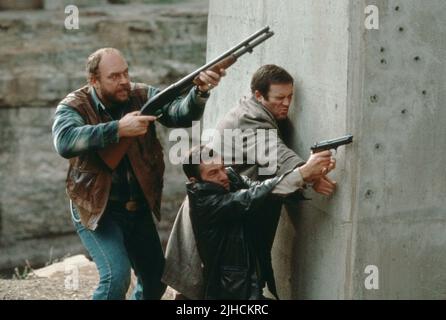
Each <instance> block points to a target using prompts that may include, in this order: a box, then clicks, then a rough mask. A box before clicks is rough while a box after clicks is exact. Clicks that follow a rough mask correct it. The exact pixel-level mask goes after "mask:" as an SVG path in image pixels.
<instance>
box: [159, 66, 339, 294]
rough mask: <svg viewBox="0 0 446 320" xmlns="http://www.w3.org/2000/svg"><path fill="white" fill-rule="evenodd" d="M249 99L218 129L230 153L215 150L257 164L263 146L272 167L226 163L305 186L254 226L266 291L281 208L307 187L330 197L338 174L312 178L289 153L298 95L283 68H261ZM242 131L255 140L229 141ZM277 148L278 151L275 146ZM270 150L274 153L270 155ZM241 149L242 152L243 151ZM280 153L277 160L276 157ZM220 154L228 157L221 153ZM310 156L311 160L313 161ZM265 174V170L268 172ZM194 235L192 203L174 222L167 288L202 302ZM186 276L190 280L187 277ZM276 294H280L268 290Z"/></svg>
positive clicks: (274, 202) (255, 175) (271, 206)
mask: <svg viewBox="0 0 446 320" xmlns="http://www.w3.org/2000/svg"><path fill="white" fill-rule="evenodd" d="M251 93H252V95H251V96H250V97H247V98H244V99H241V100H240V102H239V103H238V104H237V105H236V106H235V107H234V108H232V109H231V110H229V112H228V113H227V114H226V115H225V116H224V117H223V118H222V120H221V121H220V122H219V123H218V124H217V128H216V129H217V132H218V136H219V137H218V136H217V137H218V139H214V142H216V141H219V142H222V145H229V146H230V148H223V150H221V149H222V148H221V147H222V146H217V145H213V146H212V147H213V149H214V150H216V151H217V152H219V153H221V154H223V156H224V158H225V160H226V159H228V158H229V159H230V158H232V157H234V156H236V155H238V154H242V155H243V158H242V159H254V158H255V157H253V155H252V154H248V153H249V152H252V153H255V150H256V148H257V147H258V146H259V144H261V145H262V146H263V148H264V154H265V155H267V156H268V157H267V158H269V157H273V158H272V159H270V160H274V161H270V162H269V163H268V162H263V161H259V160H260V159H258V158H255V162H253V163H248V162H245V163H237V162H236V163H232V164H231V163H226V165H231V167H232V168H233V169H234V170H235V171H236V172H237V173H239V174H241V175H245V176H247V177H249V178H250V179H252V180H255V181H264V180H266V179H268V178H272V177H275V176H281V175H283V174H285V173H286V172H289V171H290V170H294V169H296V168H299V172H300V173H301V174H302V177H303V180H304V182H305V184H303V185H302V186H301V188H299V190H297V191H296V192H295V193H293V194H291V195H289V196H287V198H284V199H279V200H278V199H273V198H272V199H269V201H268V205H267V206H265V207H264V209H263V210H261V212H259V213H257V215H256V219H255V221H253V222H252V223H251V225H252V227H253V229H255V230H257V232H256V234H255V236H256V237H257V239H255V241H254V243H255V245H256V250H257V251H258V253H259V257H261V259H260V260H259V264H260V268H261V269H262V270H263V272H262V275H263V277H262V279H261V287H263V285H264V284H265V283H270V284H274V275H273V270H272V267H271V248H272V244H273V240H274V237H275V232H276V228H277V224H278V221H279V217H280V212H281V208H282V204H283V203H284V202H289V203H295V202H296V201H298V200H300V199H302V198H303V195H302V190H303V189H304V187H308V186H311V187H312V188H313V189H314V191H316V192H318V193H320V194H323V195H326V196H329V195H330V194H332V193H333V192H334V190H335V187H336V183H335V182H334V181H332V180H331V179H329V178H328V177H327V176H326V175H327V173H328V172H329V171H331V170H332V169H334V167H335V160H334V159H332V164H331V165H330V166H328V167H326V168H325V169H324V171H322V172H320V174H319V175H311V176H307V175H306V172H307V171H308V168H307V167H310V163H311V162H312V161H310V159H308V160H307V161H306V162H305V161H304V160H303V159H302V158H301V157H300V156H299V155H297V153H296V152H295V151H293V150H292V149H291V148H290V138H292V136H293V134H292V133H291V130H292V127H291V126H290V122H289V119H288V111H289V108H290V106H291V100H292V97H293V93H294V79H293V77H292V76H291V75H290V74H289V73H288V72H287V71H286V70H285V69H283V68H281V67H279V66H276V65H264V66H262V67H260V68H259V69H258V70H257V71H256V72H255V73H254V75H253V77H252V79H251ZM226 129H228V130H230V131H231V130H239V132H241V135H242V136H245V134H244V133H246V132H251V133H253V134H254V136H253V137H250V138H247V139H242V141H243V142H242V144H241V145H240V144H237V143H233V141H226V140H225V135H224V131H225V130H226ZM262 130H263V132H269V131H271V130H274V132H276V133H277V135H276V137H277V141H276V142H275V143H270V141H269V140H268V138H269V137H270V135H269V134H265V135H264V136H263V137H262V138H259V137H258V136H257V133H258V132H259V131H262ZM271 144H273V146H271ZM270 147H272V148H271V149H270ZM239 148H241V150H240V149H239ZM228 150H229V152H230V154H227V151H228ZM273 150H274V151H276V154H274V153H275V152H273ZM221 151H224V153H222V152H221ZM312 157H313V155H312V156H310V158H312ZM233 160H234V159H233ZM271 163H273V164H274V166H273V169H274V170H273V172H270V173H269V174H267V175H266V174H263V175H262V174H259V172H260V169H266V168H269V167H271ZM264 171H265V170H264ZM191 229H192V225H191V221H190V217H189V202H188V199H187V198H186V200H185V201H184V202H183V205H182V207H181V208H180V210H179V212H178V215H177V218H176V220H175V223H174V226H173V229H172V232H171V235H170V238H169V241H168V244H167V250H166V266H165V270H164V274H163V282H164V283H166V284H168V285H169V286H171V287H173V288H174V289H175V290H177V291H178V292H180V293H181V294H182V295H184V296H185V297H187V298H191V299H200V298H201V297H203V294H204V288H203V278H202V272H201V271H200V270H201V267H200V265H201V261H200V257H199V254H198V250H197V247H196V244H195V239H194V238H193V237H192V236H191V232H190V230H191ZM184 274H187V276H186V277H185V276H182V275H184ZM268 288H269V289H270V291H271V292H273V293H275V292H276V288H275V286H274V287H270V286H269V287H268Z"/></svg>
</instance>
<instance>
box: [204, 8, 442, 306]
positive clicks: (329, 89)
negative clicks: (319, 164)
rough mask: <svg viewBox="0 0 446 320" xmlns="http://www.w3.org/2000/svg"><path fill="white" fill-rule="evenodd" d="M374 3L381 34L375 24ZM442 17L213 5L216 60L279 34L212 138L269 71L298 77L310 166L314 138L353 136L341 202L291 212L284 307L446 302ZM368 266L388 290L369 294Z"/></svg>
mask: <svg viewBox="0 0 446 320" xmlns="http://www.w3.org/2000/svg"><path fill="white" fill-rule="evenodd" d="M370 4H374V5H377V6H378V8H379V10H380V11H379V13H380V29H379V30H366V29H365V27H364V20H365V17H366V15H365V14H364V8H365V7H366V6H367V5H370ZM397 7H398V8H397ZM234 8H237V9H236V10H235V9H234ZM444 9H445V4H444V2H442V1H440V0H438V1H435V0H430V1H423V2H420V1H414V0H413V1H404V2H403V1H367V2H366V1H353V0H351V1H348V0H342V1H340V0H336V1H322V0H321V1H310V0H308V1H292V0H283V1H270V0H264V1H257V0H251V1H243V2H242V3H241V2H240V1H236V0H229V1H224V2H223V1H215V0H211V1H210V13H209V25H208V58H209V59H210V58H213V57H215V56H216V55H217V54H218V53H220V52H222V51H223V50H225V49H227V48H229V47H230V46H232V45H234V44H235V43H236V42H238V41H240V40H242V38H244V37H246V36H248V35H250V34H251V33H253V32H254V31H256V30H257V29H260V28H261V27H263V26H264V25H269V26H270V27H271V28H272V30H274V31H275V33H276V34H275V36H274V37H273V38H271V39H270V40H268V41H267V42H266V43H264V44H263V45H261V47H259V48H258V49H256V51H255V52H254V53H253V55H252V56H250V57H249V56H243V57H242V58H241V59H240V61H239V62H238V63H237V64H236V65H235V66H234V67H232V68H231V69H230V70H229V71H228V76H227V77H226V79H225V81H224V83H222V84H221V86H220V87H219V88H218V89H217V90H215V92H213V94H212V98H211V101H210V102H209V104H208V107H207V112H206V113H205V120H204V122H205V127H206V128H212V127H213V126H214V125H215V124H216V122H217V121H218V119H219V118H220V117H221V116H222V115H223V114H224V113H225V112H226V111H227V110H228V109H230V108H231V107H233V106H234V105H235V103H236V101H237V99H238V98H239V97H241V96H243V95H247V94H249V82H250V77H251V75H252V73H253V72H254V71H255V70H256V69H257V68H258V67H259V66H260V65H262V64H266V63H275V64H278V65H281V66H283V67H285V68H286V69H287V70H288V71H290V73H291V74H292V75H293V76H294V78H295V80H296V86H295V98H294V103H293V107H292V110H291V111H290V118H291V120H292V121H293V123H294V124H295V126H296V129H297V136H296V137H294V138H295V140H296V142H295V145H294V146H293V147H294V149H295V150H296V151H297V152H298V153H299V154H300V155H301V156H303V157H305V158H306V157H308V155H309V147H310V146H311V145H312V144H313V143H314V142H315V141H318V140H323V139H327V138H334V137H337V136H340V135H343V134H345V133H352V134H354V135H355V139H354V144H353V145H351V146H348V147H346V148H340V149H339V151H338V153H337V155H336V158H337V168H336V171H335V172H333V173H332V174H330V175H331V177H332V178H333V179H335V180H336V181H337V182H338V184H339V187H338V190H337V191H336V193H335V194H334V195H333V196H331V197H329V198H324V197H322V196H319V195H317V194H314V193H312V194H309V195H310V196H311V197H312V198H313V200H312V201H309V202H306V203H304V204H303V205H301V206H300V207H298V208H289V209H288V214H283V215H282V219H281V223H280V225H279V229H278V233H277V237H276V241H275V245H274V250H273V259H274V268H275V270H276V279H277V282H278V289H279V295H281V296H282V297H283V298H288V299H295V298H299V299H380V298H381V299H390V298H394V299H398V298H409V299H415V298H416V299H422V298H434V299H440V298H441V299H443V298H445V297H446V289H444V288H445V286H444V285H443V284H444V283H445V280H446V276H445V274H446V273H445V272H442V269H443V266H444V265H445V263H446V261H445V260H446V255H445V254H444V253H443V250H442V247H443V246H444V245H445V244H446V243H445V242H446V234H445V233H444V232H443V230H444V227H445V222H446V221H445V218H444V213H445V212H444V211H445V209H444V205H445V202H446V201H445V200H444V196H443V193H444V191H445V190H446V182H445V179H444V176H445V173H446V172H445V171H446V169H445V167H444V166H442V165H440V163H441V162H440V159H441V158H442V156H443V155H444V146H445V143H444V141H445V137H446V134H445V133H446V132H445V131H446V129H445V124H446V117H445V116H446V114H445V113H446V111H445V110H444V108H443V109H442V108H441V101H444V98H445V97H444V95H445V90H444V83H445V81H444V80H445V74H446V73H445V66H446V62H445V60H444V58H443V56H444V54H445V49H446V43H445V42H444V39H445V37H444V36H445V32H446V25H445V22H444V21H445V19H444V18H445V16H444V15H445V10H444ZM400 27H402V29H400ZM415 57H418V58H415ZM423 91H424V93H423ZM211 109H212V111H210V110H211ZM367 265H376V266H377V267H378V270H379V289H378V290H367V289H366V288H365V286H364V281H365V279H366V277H367V274H365V273H364V270H365V268H366V266H367Z"/></svg>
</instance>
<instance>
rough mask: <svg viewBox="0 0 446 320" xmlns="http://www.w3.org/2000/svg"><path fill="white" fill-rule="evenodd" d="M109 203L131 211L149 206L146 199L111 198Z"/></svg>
mask: <svg viewBox="0 0 446 320" xmlns="http://www.w3.org/2000/svg"><path fill="white" fill-rule="evenodd" d="M109 204H110V205H111V206H113V207H114V208H120V209H124V210H127V211H129V212H135V211H139V210H141V209H144V208H147V204H146V202H145V201H144V200H129V201H115V200H110V201H109Z"/></svg>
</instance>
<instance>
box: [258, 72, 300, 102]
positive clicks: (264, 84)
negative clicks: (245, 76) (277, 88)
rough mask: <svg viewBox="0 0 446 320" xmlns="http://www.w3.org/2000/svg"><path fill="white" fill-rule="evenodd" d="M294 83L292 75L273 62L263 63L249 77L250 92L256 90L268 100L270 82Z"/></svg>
mask: <svg viewBox="0 0 446 320" xmlns="http://www.w3.org/2000/svg"><path fill="white" fill-rule="evenodd" d="M288 83H291V84H293V83H294V79H293V77H292V76H291V75H290V74H289V73H288V71H286V70H285V69H283V68H281V67H279V66H276V65H274V64H265V65H264V66H261V67H260V68H259V69H257V71H256V72H255V73H254V75H253V76H252V79H251V92H252V94H254V93H255V92H256V90H258V91H259V92H260V93H261V94H262V96H263V97H264V98H265V99H267V100H268V92H269V88H270V86H271V84H288Z"/></svg>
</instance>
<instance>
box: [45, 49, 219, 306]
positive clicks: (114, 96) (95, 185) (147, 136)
mask: <svg viewBox="0 0 446 320" xmlns="http://www.w3.org/2000/svg"><path fill="white" fill-rule="evenodd" d="M221 72H222V74H224V70H221ZM86 74H87V80H88V84H87V85H85V86H84V87H82V88H80V89H78V90H76V91H74V92H71V93H70V94H68V95H67V96H66V97H65V98H64V99H63V100H62V101H61V102H60V103H59V105H58V107H57V110H56V113H55V120H54V124H53V139H54V146H55V148H56V151H57V152H58V153H59V154H60V155H61V156H62V157H64V158H66V159H69V169H68V174H67V180H66V191H67V194H68V196H69V198H70V210H71V217H72V221H73V224H74V226H75V228H76V231H77V233H78V234H79V237H80V238H81V241H82V243H83V244H84V246H85V248H86V249H87V251H88V252H89V254H90V255H91V257H92V258H93V260H94V262H95V263H96V266H97V269H98V271H99V285H98V287H97V288H96V291H95V292H94V294H93V299H125V297H126V292H127V290H128V287H129V284H130V271H131V269H133V270H134V272H135V274H136V276H137V279H138V281H137V285H136V287H135V290H134V292H133V298H135V299H160V298H161V296H162V295H163V293H164V291H165V288H166V287H165V285H164V284H162V282H161V281H160V279H161V275H162V272H163V268H164V256H163V251H162V248H161V244H160V239H159V236H158V233H157V230H156V228H155V224H154V221H153V218H152V214H153V215H155V216H156V217H157V218H158V219H160V201H161V192H162V186H163V173H164V162H163V153H162V147H161V145H160V142H159V141H158V139H157V137H156V132H155V120H158V121H159V122H160V123H161V124H163V125H165V126H167V127H189V126H191V125H192V121H195V120H199V119H200V118H201V117H202V115H203V112H204V107H205V103H206V101H207V98H208V97H209V90H210V89H211V88H212V87H215V86H217V85H218V83H219V81H220V75H219V74H217V73H215V72H212V71H205V72H202V73H200V75H199V78H200V80H202V82H203V83H204V85H201V86H196V87H194V88H192V89H191V90H190V92H189V93H188V94H187V95H185V96H184V97H178V98H177V99H176V100H175V101H173V102H172V103H170V104H166V105H165V106H163V108H162V109H161V110H160V114H162V117H160V118H159V117H156V116H143V115H140V112H139V110H140V109H141V107H142V106H143V105H144V103H145V102H147V101H148V100H149V99H150V98H151V97H153V96H154V95H156V94H157V93H159V92H160V90H159V89H157V88H155V87H152V86H149V85H146V84H142V83H133V82H131V81H130V76H129V68H128V64H127V62H126V60H125V59H124V57H123V55H122V54H121V53H120V52H119V51H118V50H117V49H114V48H102V49H99V50H97V51H96V52H94V53H92V54H91V55H90V56H89V57H88V59H87V62H86ZM124 138H131V139H132V140H133V142H132V144H131V145H130V147H129V149H128V151H127V153H126V154H125V156H124V157H123V159H122V160H121V161H120V163H119V164H118V166H117V167H116V168H109V167H108V166H107V164H106V163H105V162H104V161H103V160H102V159H101V157H100V156H99V154H98V151H100V150H103V149H104V148H106V147H108V146H110V145H113V144H116V143H118V142H119V141H120V140H121V139H124Z"/></svg>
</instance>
